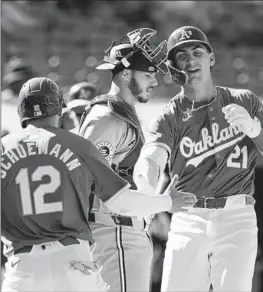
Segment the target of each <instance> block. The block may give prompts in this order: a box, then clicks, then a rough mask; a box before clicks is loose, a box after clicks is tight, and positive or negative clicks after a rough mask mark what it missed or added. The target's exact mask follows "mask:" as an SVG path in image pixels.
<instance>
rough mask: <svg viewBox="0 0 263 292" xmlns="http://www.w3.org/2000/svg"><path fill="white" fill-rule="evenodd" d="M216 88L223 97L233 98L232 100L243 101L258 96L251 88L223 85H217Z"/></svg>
mask: <svg viewBox="0 0 263 292" xmlns="http://www.w3.org/2000/svg"><path fill="white" fill-rule="evenodd" d="M216 88H217V90H218V91H219V92H220V93H221V95H222V96H223V97H229V98H230V99H231V102H232V101H234V102H235V101H237V102H238V101H240V102H242V101H245V100H249V99H253V98H255V97H256V95H255V94H254V93H253V92H252V91H251V90H249V89H243V88H232V87H223V86H217V87H216Z"/></svg>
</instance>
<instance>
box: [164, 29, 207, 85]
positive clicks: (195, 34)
mask: <svg viewBox="0 0 263 292" xmlns="http://www.w3.org/2000/svg"><path fill="white" fill-rule="evenodd" d="M192 43H201V44H203V45H204V46H205V47H206V48H207V49H208V51H209V52H212V51H213V50H212V47H211V46H210V44H209V41H208V38H207V36H206V35H205V33H204V32H202V31H201V30H200V29H199V28H197V27H194V26H183V27H180V28H178V29H176V30H175V31H174V32H172V33H171V34H170V36H169V38H168V41H167V49H168V57H167V65H168V69H169V72H170V75H171V77H172V80H173V81H174V82H175V83H178V84H180V85H184V84H185V83H186V82H187V79H188V76H187V74H186V73H185V72H184V71H179V70H178V69H177V68H176V64H175V62H174V58H173V56H174V53H175V52H176V50H178V49H179V48H180V47H181V46H182V45H184V44H192Z"/></svg>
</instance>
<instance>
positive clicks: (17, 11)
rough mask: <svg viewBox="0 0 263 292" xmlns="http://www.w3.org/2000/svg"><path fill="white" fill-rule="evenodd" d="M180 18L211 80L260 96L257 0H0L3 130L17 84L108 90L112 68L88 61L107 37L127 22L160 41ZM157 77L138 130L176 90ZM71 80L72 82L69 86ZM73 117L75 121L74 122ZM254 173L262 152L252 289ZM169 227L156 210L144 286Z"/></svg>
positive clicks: (262, 59)
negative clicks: (44, 82) (202, 50)
mask: <svg viewBox="0 0 263 292" xmlns="http://www.w3.org/2000/svg"><path fill="white" fill-rule="evenodd" d="M183 25H193V26H197V27H199V28H200V29H202V30H203V31H204V32H206V33H207V35H208V38H209V40H210V43H211V45H212V48H213V49H214V52H215V55H216V65H215V66H214V68H213V75H214V78H215V82H216V84H217V85H222V86H229V87H234V88H247V89H250V90H252V91H253V92H254V93H255V94H256V95H257V96H259V97H260V98H261V99H262V100H263V86H262V82H263V56H262V50H263V2H262V1H88V0H85V1H84V0H83V1H78V0H57V1H55V0H54V1H39V0H38V1H3V0H2V1H1V44H2V45H1V76H2V77H1V90H2V95H1V99H2V105H1V118H2V123H1V128H2V135H4V134H6V133H7V132H10V131H13V130H14V129H16V128H17V127H19V122H18V120H17V116H16V101H17V93H18V92H19V89H20V87H21V84H22V83H23V82H25V81H26V80H28V79H29V78H31V77H32V76H46V77H49V78H51V79H53V80H55V81H57V82H58V83H59V84H60V85H61V87H62V90H63V92H64V94H65V96H66V97H67V101H68V102H69V101H71V100H72V99H75V98H76V92H77V94H78V95H79V97H78V98H80V99H89V98H90V96H94V95H95V94H99V93H105V92H107V91H108V89H109V87H110V80H111V74H110V73H107V72H106V73H105V72H100V71H96V70H95V66H96V65H97V64H98V62H99V61H100V60H101V59H102V58H103V54H104V51H105V50H106V49H107V48H108V47H109V46H110V44H111V43H112V41H113V40H115V39H118V38H120V37H121V36H122V35H124V34H126V33H127V32H129V31H131V30H133V29H136V28H139V27H150V28H153V29H156V30H157V31H158V34H157V35H156V40H157V42H160V41H162V40H164V39H167V37H168V35H169V34H170V33H171V32H172V31H173V30H175V29H176V28H177V27H179V26H183ZM158 81H159V87H158V88H157V89H156V90H155V91H154V92H153V98H152V100H151V101H150V102H149V103H148V104H147V105H140V106H138V107H137V109H138V112H139V115H140V118H141V120H142V124H143V126H144V129H146V128H147V125H148V123H149V121H150V120H151V118H152V117H154V116H155V115H156V114H157V113H158V112H159V111H160V109H161V108H162V107H163V106H164V104H165V103H166V102H167V101H168V100H169V99H170V98H171V97H172V96H173V95H175V94H176V93H177V92H179V91H180V87H178V86H176V85H174V84H173V83H172V82H171V79H170V77H169V76H168V75H166V76H162V75H159V76H158ZM76 83H77V84H78V86H77V87H76V86H75V87H72V86H74V85H76ZM84 83H85V84H86V85H85V86H86V89H85V90H86V92H87V91H88V90H90V88H93V89H92V91H91V93H89V94H86V93H85V92H84V91H83V88H84V85H83V84H84ZM87 83H88V85H87ZM80 84H81V85H80ZM76 88H78V89H76ZM74 90H75V91H74ZM73 91H74V94H75V95H74V94H73V93H72V92H73ZM90 94H91V95H90ZM87 96H88V97H87ZM72 114H75V112H74V113H71V115H69V116H70V119H71V118H72ZM75 118H76V116H75ZM75 118H74V117H73V119H71V120H74V119H75ZM77 122H78V121H77V120H74V123H73V124H74V126H76V124H77ZM5 127H6V128H5ZM8 127H9V128H8ZM70 127H71V126H69V128H70ZM72 127H73V126H72ZM65 128H67V126H65ZM260 177H263V162H262V159H261V160H260V162H259V164H258V167H257V171H256V194H255V197H256V199H257V204H256V210H257V215H258V219H259V220H258V222H259V223H258V224H259V244H260V248H259V253H258V260H257V264H256V270H255V276H254V283H253V292H262V291H263V264H262V262H263V252H262V247H263V220H262V219H263V214H262V211H261V213H260V210H263V184H262V182H260ZM168 228H169V215H168V214H166V213H164V214H160V215H158V217H157V218H156V219H155V221H154V224H153V226H152V230H151V232H152V235H153V240H154V251H155V257H154V265H153V271H152V283H151V291H156V292H157V291H159V288H160V280H161V271H162V260H163V251H164V248H165V243H166V239H167V231H168ZM3 260H4V259H3V258H2V261H3Z"/></svg>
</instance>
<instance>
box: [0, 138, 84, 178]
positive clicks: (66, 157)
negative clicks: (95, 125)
mask: <svg viewBox="0 0 263 292" xmlns="http://www.w3.org/2000/svg"><path fill="white" fill-rule="evenodd" d="M41 154H45V155H50V156H53V157H56V158H58V159H59V160H61V161H62V162H63V163H65V164H66V167H67V168H68V170H69V171H72V170H73V169H75V168H77V167H79V166H80V165H81V163H80V161H79V159H78V158H77V157H76V156H75V155H74V153H73V152H72V151H71V150H70V149H65V148H64V149H63V148H62V145H61V144H59V143H56V144H55V145H52V146H51V145H49V141H44V142H43V143H41V144H40V143H38V144H36V142H32V141H30V142H23V143H19V144H18V145H17V147H16V148H13V149H10V150H8V151H6V152H5V153H4V155H3V156H2V162H1V178H2V179H3V178H5V177H6V175H7V171H8V170H9V169H10V168H11V167H12V165H13V164H15V163H16V162H17V161H19V160H20V159H23V158H26V157H28V156H31V155H41ZM74 156H75V157H74Z"/></svg>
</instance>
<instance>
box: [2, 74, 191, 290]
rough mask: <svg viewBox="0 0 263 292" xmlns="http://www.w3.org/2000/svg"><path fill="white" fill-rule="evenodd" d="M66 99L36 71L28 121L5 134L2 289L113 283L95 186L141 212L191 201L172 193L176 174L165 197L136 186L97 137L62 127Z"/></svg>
mask: <svg viewBox="0 0 263 292" xmlns="http://www.w3.org/2000/svg"><path fill="white" fill-rule="evenodd" d="M63 106H65V105H64V98H63V95H62V92H61V89H60V87H59V86H58V85H57V84H56V83H55V82H54V81H52V80H50V79H48V78H44V77H39V78H33V79H30V80H29V81H27V82H26V83H25V84H24V85H23V86H22V89H21V90H20V93H19V100H18V114H19V117H20V121H21V126H22V128H21V130H19V131H15V132H13V133H11V134H8V135H6V136H5V137H3V138H2V139H1V143H2V145H1V150H2V151H1V215H2V217H1V223H2V225H1V240H2V242H3V243H4V254H5V256H6V257H7V264H6V271H5V274H4V281H3V284H2V291H92V292H94V291H107V288H106V284H105V283H104V282H103V281H102V279H101V276H100V273H99V266H98V264H97V263H96V262H95V261H94V260H93V257H92V254H91V248H92V247H91V246H92V245H93V243H94V240H93V237H92V233H91V230H90V226H89V223H88V210H89V197H90V194H91V192H93V193H94V194H95V195H96V196H98V197H99V198H100V199H101V200H102V201H103V202H104V203H105V205H106V206H107V207H108V208H109V209H110V210H112V211H113V212H117V213H118V212H124V213H125V212H130V213H132V214H133V215H135V216H144V215H150V214H154V213H155V212H161V211H163V210H168V209H170V208H171V209H173V210H174V211H176V210H177V209H178V208H180V207H182V206H185V205H186V204H185V202H184V200H183V198H182V197H180V196H178V197H177V198H176V200H174V199H173V200H172V199H171V196H170V191H171V192H175V189H174V185H173V184H174V183H175V181H174V182H173V183H172V184H171V188H170V191H168V192H167V193H166V195H165V196H162V197H157V196H154V195H148V194H144V193H141V192H136V191H132V190H129V187H130V185H129V184H128V182H127V181H125V180H123V179H122V178H121V177H119V176H118V175H117V174H116V173H115V172H114V171H113V170H112V169H111V168H110V166H109V165H108V163H107V161H106V160H105V159H104V157H103V156H102V155H101V153H100V152H99V151H98V149H97V148H96V147H95V146H94V145H93V144H92V143H91V142H90V141H87V140H85V139H83V138H81V137H79V136H77V135H75V134H73V133H70V132H68V131H66V130H63V129H60V126H61V117H62V108H63ZM130 197H131V198H133V200H132V201H131V199H130ZM127 201H131V203H130V204H129V205H127V204H126V202H127ZM148 205H150V207H148Z"/></svg>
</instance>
